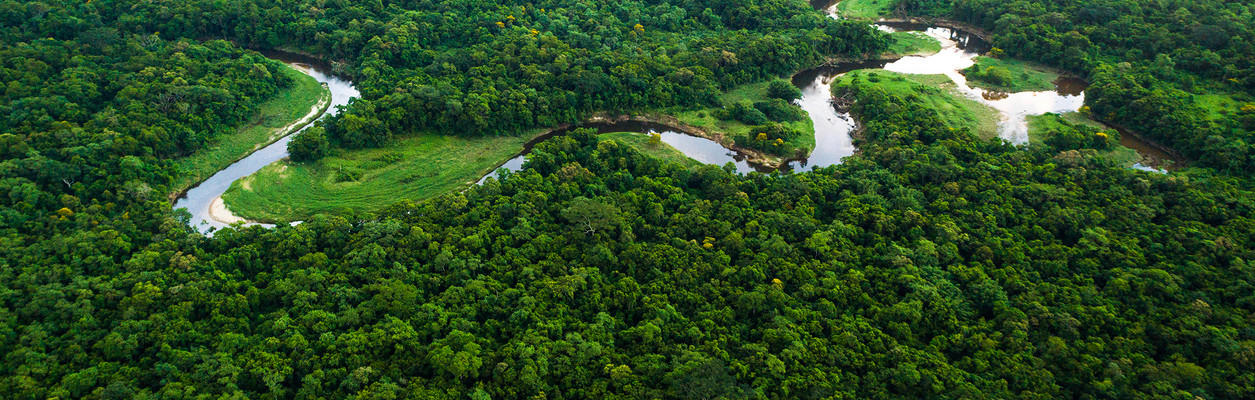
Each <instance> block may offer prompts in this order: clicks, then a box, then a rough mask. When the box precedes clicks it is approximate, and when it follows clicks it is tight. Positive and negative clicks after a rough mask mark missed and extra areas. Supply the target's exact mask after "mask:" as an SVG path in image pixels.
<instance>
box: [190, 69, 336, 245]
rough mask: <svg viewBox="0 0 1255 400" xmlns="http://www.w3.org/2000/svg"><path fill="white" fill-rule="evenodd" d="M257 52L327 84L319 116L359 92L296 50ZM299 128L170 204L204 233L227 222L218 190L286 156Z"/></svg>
mask: <svg viewBox="0 0 1255 400" xmlns="http://www.w3.org/2000/svg"><path fill="white" fill-rule="evenodd" d="M261 53H262V54H263V55H265V56H266V57H269V58H271V59H275V60H278V61H281V62H283V63H285V64H288V65H290V66H292V67H293V68H296V69H298V70H300V71H301V72H304V73H306V74H308V75H309V76H312V77H314V79H316V80H318V82H321V83H323V84H325V85H326V86H327V88H328V89H329V90H330V91H331V104H330V107H329V108H328V109H327V112H326V113H324V114H323V116H322V117H320V118H325V117H327V116H328V115H335V114H336V113H338V112H339V108H338V107H340V106H344V105H347V104H349V100H352V99H353V98H356V97H358V95H359V93H358V91H357V88H355V87H354V86H353V83H352V82H349V80H347V79H344V78H341V77H338V76H335V75H332V74H331V67H330V66H329V65H327V64H325V63H323V62H321V61H318V60H316V59H313V58H310V57H306V56H302V55H299V54H292V53H286V52H280V51H262V52H261ZM312 125H313V123H310V124H309V125H306V127H304V128H301V130H300V131H304V130H305V129H306V128H308V127H309V126H312ZM300 131H298V132H297V133H293V134H290V135H287V136H285V137H283V138H281V139H279V140H277V141H275V142H274V143H271V144H270V145H268V146H266V147H263V148H262V149H260V150H257V151H255V152H253V154H250V155H248V156H247V157H244V158H243V159H241V160H239V161H236V162H235V163H234V164H231V165H230V166H228V167H226V168H224V169H222V170H221V171H218V172H217V173H215V174H214V175H213V176H211V177H209V179H206V180H205V181H204V182H201V183H200V184H199V185H196V187H193V188H191V189H189V190H188V191H187V192H185V193H184V194H183V197H180V198H179V199H178V201H176V202H175V203H174V208H175V209H176V210H177V209H180V208H186V209H187V211H188V212H190V213H191V214H192V220H191V221H190V222H191V225H192V227H193V228H195V229H196V230H198V231H200V232H202V233H205V234H211V233H212V231H213V230H214V229H220V228H222V227H225V226H227V225H230V223H232V222H237V220H238V219H233V218H230V217H227V215H229V214H230V213H229V212H225V211H226V207H225V205H224V204H223V203H222V194H223V193H225V192H226V191H227V189H228V188H230V187H231V183H232V182H235V181H236V180H237V179H240V178H243V177H246V176H249V175H252V174H253V173H254V172H257V171H258V170H260V169H262V167H265V166H267V165H270V163H273V162H275V161H279V160H282V159H283V158H285V157H287V156H288V142H290V141H292V138H293V137H295V135H296V134H299V133H300ZM215 208H217V210H214V209H215ZM215 211H216V213H215ZM215 214H216V215H215ZM224 214H225V215H224ZM215 216H216V218H215ZM239 221H242V220H239ZM242 222H244V223H245V224H246V225H253V224H256V223H252V222H248V221H242ZM261 225H263V226H267V227H271V226H273V225H270V224H261Z"/></svg>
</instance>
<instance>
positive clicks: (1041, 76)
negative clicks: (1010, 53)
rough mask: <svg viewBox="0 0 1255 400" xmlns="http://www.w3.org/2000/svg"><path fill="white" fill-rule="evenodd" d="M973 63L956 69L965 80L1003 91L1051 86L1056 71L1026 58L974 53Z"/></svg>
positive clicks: (1027, 90)
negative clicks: (1023, 59)
mask: <svg viewBox="0 0 1255 400" xmlns="http://www.w3.org/2000/svg"><path fill="white" fill-rule="evenodd" d="M975 61H976V64H974V65H972V66H971V67H969V68H967V69H964V70H962V71H960V72H962V73H963V76H966V77H967V79H968V84H969V85H971V86H974V87H979V88H982V89H988V90H997V91H1003V92H1011V93H1015V92H1029V91H1033V92H1037V91H1043V90H1053V89H1054V88H1055V81H1056V80H1058V79H1059V74H1058V73H1056V72H1054V71H1051V70H1049V69H1047V68H1044V67H1041V66H1038V65H1035V64H1032V63H1029V62H1027V61H1020V60H1010V59H1005V58H993V57H976V59H975Z"/></svg>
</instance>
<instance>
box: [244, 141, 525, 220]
mask: <svg viewBox="0 0 1255 400" xmlns="http://www.w3.org/2000/svg"><path fill="white" fill-rule="evenodd" d="M534 136H536V135H535V134H533V135H530V136H502V137H485V138H457V137H450V136H445V135H433V134H424V135H414V136H411V137H404V138H398V139H396V143H395V144H393V145H391V146H388V147H386V148H381V149H357V150H342V149H341V150H335V151H333V152H332V153H331V154H330V155H328V156H326V157H324V158H322V159H320V160H318V161H316V162H312V163H310V162H307V163H298V162H289V161H280V162H277V163H274V164H271V165H269V166H267V167H265V168H262V169H261V170H260V171H257V173H254V174H253V175H250V176H248V177H247V178H244V179H241V180H239V181H236V182H235V183H234V184H232V185H231V188H230V189H228V190H227V192H226V193H225V194H223V195H222V199H223V201H224V202H225V203H226V204H227V207H228V208H230V209H231V212H233V213H235V215H238V216H240V217H243V218H247V219H250V220H254V221H267V222H276V221H296V220H303V219H307V218H309V217H310V216H312V215H314V214H318V213H330V214H334V213H340V212H344V211H345V210H346V209H349V210H364V211H374V210H377V209H379V208H381V207H382V206H384V205H388V204H392V203H395V202H397V201H401V200H422V199H427V198H431V197H435V196H437V195H440V194H443V193H448V192H450V191H454V190H457V189H461V188H465V187H467V186H469V185H471V184H474V183H475V181H476V180H478V179H479V178H480V177H482V176H484V174H487V173H489V172H492V170H493V169H495V168H497V166H498V165H500V164H501V163H502V162H504V161H505V160H508V159H510V157H513V156H514V155H516V154H518V153H519V152H521V151H523V145H524V144H525V143H527V142H528V141H529V140H530V139H531V138H532V137H534ZM298 138H299V137H298ZM294 143H295V141H294Z"/></svg>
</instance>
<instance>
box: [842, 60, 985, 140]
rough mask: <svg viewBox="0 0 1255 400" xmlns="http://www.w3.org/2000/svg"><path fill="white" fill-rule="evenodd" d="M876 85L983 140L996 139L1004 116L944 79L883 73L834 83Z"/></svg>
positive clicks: (868, 72) (865, 73) (857, 74)
mask: <svg viewBox="0 0 1255 400" xmlns="http://www.w3.org/2000/svg"><path fill="white" fill-rule="evenodd" d="M851 84H853V85H875V86H877V87H879V88H881V89H884V90H885V91H886V92H888V93H889V94H890V95H894V96H898V97H901V98H903V99H906V98H911V97H912V96H914V97H915V98H918V99H919V101H921V102H923V104H924V105H925V106H926V107H928V108H930V109H933V110H937V112H938V114H939V115H940V116H941V119H942V121H944V122H945V123H946V125H947V126H949V127H951V128H954V129H963V128H966V129H969V130H971V131H972V132H973V133H976V134H977V135H980V136H981V137H984V138H991V137H997V136H998V131H999V123H1000V122H1001V121H1002V116H1001V115H1000V114H999V113H998V111H997V110H994V109H993V108H990V107H989V106H986V105H984V104H981V103H979V102H977V101H976V100H972V99H969V98H967V96H964V95H963V94H961V93H959V92H958V91H957V90H956V89H955V85H954V82H953V81H951V80H950V78H949V77H946V76H945V75H913V74H901V73H897V72H890V71H882V70H859V71H853V72H850V73H848V74H845V75H844V76H842V77H840V78H839V79H837V81H835V82H833V85H832V86H833V87H834V88H837V87H843V86H845V85H851Z"/></svg>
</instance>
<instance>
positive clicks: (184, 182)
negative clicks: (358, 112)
mask: <svg viewBox="0 0 1255 400" xmlns="http://www.w3.org/2000/svg"><path fill="white" fill-rule="evenodd" d="M282 71H283V73H284V74H287V75H289V76H290V77H291V78H293V81H294V84H293V87H291V88H289V89H285V90H283V91H282V92H280V93H279V94H277V95H276V96H275V97H274V98H272V99H270V100H269V101H266V102H265V103H262V104H261V106H260V107H259V108H258V112H257V114H256V115H255V116H253V118H252V119H251V120H249V122H248V123H246V124H245V125H243V126H241V127H240V128H239V129H237V130H236V132H234V133H232V134H230V135H226V136H223V137H221V138H219V139H218V142H217V143H215V144H213V145H211V146H208V147H206V148H205V149H202V150H201V151H198V152H196V153H194V154H192V155H189V156H187V157H183V158H180V159H178V160H177V161H176V164H177V166H178V169H179V172H180V174H179V177H178V179H177V180H176V181H175V183H174V184H173V185H172V186H171V188H172V190H171V192H170V194H169V200H170V201H171V202H173V201H174V200H175V199H178V198H179V197H182V196H183V194H184V193H185V192H186V191H187V190H188V189H191V188H192V187H194V186H196V185H197V184H199V183H200V182H202V181H204V180H205V179H208V178H209V177H210V176H212V175H213V174H214V173H216V172H218V171H220V170H222V169H223V168H226V167H227V166H229V165H231V164H233V163H235V162H236V161H239V160H242V159H244V158H245V157H248V155H249V154H252V153H253V152H255V151H257V150H260V149H262V148H264V147H266V146H268V145H270V144H271V143H274V142H275V141H277V140H279V139H282V138H283V137H284V136H287V135H289V134H291V133H293V132H296V131H299V130H301V129H302V128H304V127H305V126H306V125H309V124H310V123H312V122H314V121H315V120H317V119H318V118H319V117H321V116H322V115H323V113H325V112H326V111H327V109H328V108H329V106H330V104H331V92H330V91H329V90H328V89H327V87H326V86H324V85H323V84H322V83H319V82H318V80H316V79H314V77H312V76H310V75H308V74H306V73H304V72H302V71H300V70H298V69H296V68H294V67H292V66H290V65H285V66H284V68H283V70H282Z"/></svg>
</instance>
